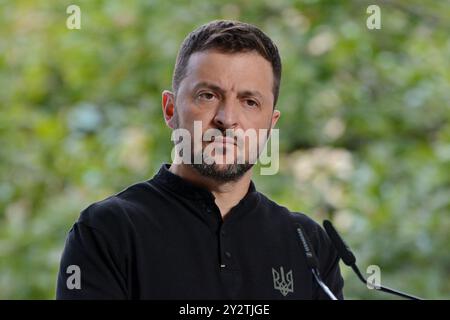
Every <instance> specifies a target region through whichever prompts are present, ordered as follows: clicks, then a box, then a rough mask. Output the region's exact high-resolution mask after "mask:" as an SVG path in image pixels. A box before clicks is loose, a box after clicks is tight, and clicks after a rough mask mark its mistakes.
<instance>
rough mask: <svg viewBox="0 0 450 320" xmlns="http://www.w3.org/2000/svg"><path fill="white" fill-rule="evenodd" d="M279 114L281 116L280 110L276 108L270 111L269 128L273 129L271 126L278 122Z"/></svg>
mask: <svg viewBox="0 0 450 320" xmlns="http://www.w3.org/2000/svg"><path fill="white" fill-rule="evenodd" d="M280 116H281V112H280V110H276V109H275V110H273V112H272V124H271V128H270V129H273V127H275V125H276V124H277V122H278V119H280Z"/></svg>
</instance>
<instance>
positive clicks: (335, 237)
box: [323, 220, 356, 266]
mask: <svg viewBox="0 0 450 320" xmlns="http://www.w3.org/2000/svg"><path fill="white" fill-rule="evenodd" d="M323 227H324V228H325V231H326V232H327V234H328V237H330V240H331V242H332V243H333V245H334V247H335V248H336V250H337V252H338V255H339V256H340V257H341V259H342V261H344V263H345V264H346V265H348V266H353V265H354V264H355V263H356V258H355V256H354V255H353V253H352V252H351V251H350V248H349V247H348V246H347V244H346V243H345V242H344V240H343V239H342V238H341V236H340V235H339V233H337V231H336V229H335V228H334V227H333V225H332V224H331V222H330V221H328V220H324V222H323Z"/></svg>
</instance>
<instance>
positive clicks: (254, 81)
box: [163, 50, 280, 181]
mask: <svg viewBox="0 0 450 320" xmlns="http://www.w3.org/2000/svg"><path fill="white" fill-rule="evenodd" d="M273 81H274V77H273V71H272V66H271V64H270V62H268V61H267V60H265V59H264V58H263V57H262V56H260V55H259V54H258V53H256V52H245V53H233V54H229V53H221V52H218V51H213V50H208V51H203V52H197V53H194V54H193V55H191V57H190V59H189V62H188V65H187V69H186V76H185V78H184V79H183V80H182V81H181V83H180V85H179V88H178V92H177V95H176V98H175V97H174V96H173V94H172V93H170V92H168V91H165V92H164V93H163V110H164V115H165V118H166V122H167V124H168V125H169V126H170V127H171V128H173V129H177V128H184V129H186V130H188V131H189V132H190V134H191V137H193V139H194V121H200V122H201V125H202V135H203V134H204V133H205V132H206V131H207V130H210V129H217V130H220V132H222V137H221V138H217V137H214V136H212V137H209V138H207V139H206V140H208V141H202V143H201V144H195V143H194V142H193V141H192V150H191V154H192V156H193V157H194V156H195V155H198V154H199V153H203V158H204V159H205V158H208V157H209V160H210V161H209V164H207V163H205V161H202V163H201V164H192V166H193V167H194V168H195V169H197V171H198V172H199V173H201V174H202V175H204V176H208V177H211V178H214V179H216V180H221V181H232V180H237V179H239V178H240V177H241V176H242V175H243V174H244V173H245V172H246V171H248V170H249V169H250V168H251V167H252V165H253V164H254V162H255V161H256V159H255V158H256V157H257V155H258V154H259V153H260V152H261V151H262V150H261V149H258V150H257V149H255V148H258V145H259V144H260V143H262V145H264V143H265V141H266V140H267V137H268V136H267V133H266V134H265V135H264V136H263V138H262V139H257V141H253V142H252V143H250V141H249V138H247V139H243V135H242V134H240V133H242V132H246V131H247V130H249V129H250V130H254V131H255V132H256V137H257V138H258V137H260V135H259V133H260V132H261V133H262V132H263V131H264V130H266V132H269V130H270V129H271V128H272V127H273V126H274V125H275V124H276V122H277V120H278V118H279V115H280V113H279V111H278V110H275V111H274V110H273V102H274V96H273ZM172 109H174V110H172ZM197 124H198V123H197ZM231 130H233V132H235V133H236V136H237V138H236V139H234V141H230V140H229V139H226V138H224V137H225V136H226V135H228V133H229V132H232V131H231ZM236 130H237V131H236ZM226 131H228V133H226ZM239 132H240V133H239ZM248 136H249V137H250V135H248ZM203 138H204V137H203ZM202 140H204V139H202ZM261 140H264V141H261ZM227 141H230V142H227ZM238 142H239V143H238ZM208 146H209V147H208ZM208 150H209V151H211V150H212V152H209V151H208ZM205 151H208V152H206V153H205ZM206 154H209V156H206ZM252 154H253V155H254V156H253V157H252ZM239 157H241V158H239ZM192 159H193V158H192ZM230 159H231V161H230ZM238 159H244V161H242V160H239V161H238ZM192 162H193V161H192Z"/></svg>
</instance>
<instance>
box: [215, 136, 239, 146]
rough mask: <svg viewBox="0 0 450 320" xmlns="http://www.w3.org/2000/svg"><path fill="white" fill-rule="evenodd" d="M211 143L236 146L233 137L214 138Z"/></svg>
mask: <svg viewBox="0 0 450 320" xmlns="http://www.w3.org/2000/svg"><path fill="white" fill-rule="evenodd" d="M211 142H216V143H223V144H227V143H228V144H233V145H236V143H235V141H234V139H233V138H231V137H213V139H212V141H211Z"/></svg>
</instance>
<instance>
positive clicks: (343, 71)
mask: <svg viewBox="0 0 450 320" xmlns="http://www.w3.org/2000/svg"><path fill="white" fill-rule="evenodd" d="M70 4H76V5H78V6H79V7H80V9H81V29H80V30H69V29H68V28H67V27H66V20H67V18H68V17H69V14H67V13H66V8H67V7H68V6H69V5H70ZM371 4H377V5H379V7H380V9H381V29H379V30H369V29H368V28H367V26H366V20H367V18H368V17H369V15H370V14H368V13H366V9H367V7H368V6H369V5H371ZM214 19H238V20H242V21H245V22H249V23H253V24H255V25H257V26H259V27H260V28H261V29H263V30H264V31H265V32H266V33H267V34H268V35H269V36H270V37H272V38H273V39H274V41H275V42H276V43H277V45H278V47H279V49H280V52H281V55H282V59H283V68H284V70H283V77H282V83H281V93H280V99H279V103H278V109H279V110H281V114H282V116H281V119H280V121H279V122H278V123H279V124H278V128H279V129H280V140H281V146H280V148H281V155H280V168H281V169H280V172H279V173H278V174H277V175H275V176H258V175H255V178H254V179H255V182H256V184H257V186H258V188H259V190H260V191H261V192H263V193H265V194H267V195H268V196H269V197H271V198H273V199H274V200H275V201H277V202H279V203H280V204H282V205H285V206H287V207H289V208H290V209H291V210H293V211H301V212H304V213H306V214H308V215H309V216H310V217H312V218H313V219H314V220H316V221H317V222H319V223H321V222H322V220H323V219H332V221H333V222H334V223H335V225H336V227H337V229H338V230H339V231H340V232H341V233H342V234H343V236H344V238H345V239H346V240H347V243H348V244H349V245H350V246H351V247H352V248H353V250H354V251H355V253H356V255H357V258H358V262H359V264H360V266H361V267H362V270H363V271H365V270H366V267H367V266H369V265H378V266H380V268H381V281H382V283H383V284H385V285H389V286H392V287H396V288H398V289H400V290H405V291H408V292H410V293H413V294H416V295H419V296H422V297H426V298H430V299H438V298H447V299H448V298H450V277H449V275H450V126H449V118H450V103H449V102H450V37H449V31H450V2H449V1H443V0H436V1H433V0H431V1H426V2H425V1H418V0H414V1H319V0H308V1H290V0H262V1H261V0H258V1H256V0H255V1H252V0H244V1H228V2H226V3H225V2H224V1H222V0H208V1H189V2H187V1H176V0H172V1H164V0H152V1H149V0H129V1H118V0H108V1H106V0H105V1H92V0H77V1H73V0H72V1H40V0H38V1H31V0H17V1H5V0H0V299H53V298H54V297H55V294H54V292H55V283H56V274H57V271H58V264H59V258H60V255H61V252H62V249H63V246H64V241H65V237H66V235H67V233H68V231H69V229H70V228H71V226H72V224H73V223H74V221H75V220H76V219H77V218H78V215H79V213H80V211H81V210H82V209H84V208H85V207H86V206H88V205H89V204H90V203H92V202H94V201H98V200H101V199H103V198H105V197H107V196H109V195H111V194H113V193H116V192H118V191H120V190H122V189H123V188H125V187H126V186H128V185H130V184H132V183H134V182H137V181H142V180H146V179H149V178H151V177H152V176H153V175H154V173H155V172H156V170H157V169H158V168H159V167H160V165H161V163H163V162H170V151H171V149H172V144H171V142H170V133H171V132H170V130H169V129H168V128H167V127H166V126H165V124H164V122H163V118H162V114H161V107H160V106H161V103H160V97H161V91H162V90H163V89H170V87H171V76H172V71H173V66H174V61H175V57H176V54H177V50H178V47H179V45H180V43H181V41H182V40H183V39H184V37H185V36H186V35H187V34H188V33H189V32H190V31H192V30H193V29H194V28H196V27H197V26H199V25H201V24H203V23H206V22H208V21H210V20H214ZM258 171H259V170H258ZM258 171H255V172H258ZM342 271H343V275H344V278H345V282H346V285H345V295H346V297H347V299H381V298H390V297H389V296H385V295H382V294H380V293H377V292H374V291H373V290H367V289H366V287H365V286H364V285H363V284H361V283H359V282H358V280H357V278H356V276H355V275H354V274H353V273H352V272H351V270H349V269H348V268H346V267H344V266H342Z"/></svg>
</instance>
